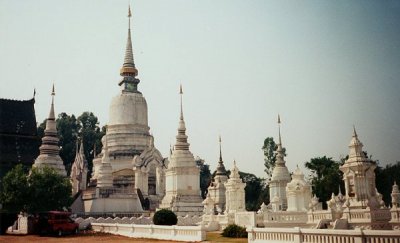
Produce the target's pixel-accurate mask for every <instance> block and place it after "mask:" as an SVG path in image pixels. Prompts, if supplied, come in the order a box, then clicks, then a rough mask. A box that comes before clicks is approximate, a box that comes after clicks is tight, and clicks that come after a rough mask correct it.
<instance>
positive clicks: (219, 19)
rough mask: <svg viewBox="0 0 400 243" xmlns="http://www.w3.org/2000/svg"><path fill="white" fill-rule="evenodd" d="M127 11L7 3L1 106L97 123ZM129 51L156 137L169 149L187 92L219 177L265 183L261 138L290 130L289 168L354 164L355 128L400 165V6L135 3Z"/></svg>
mask: <svg viewBox="0 0 400 243" xmlns="http://www.w3.org/2000/svg"><path fill="white" fill-rule="evenodd" d="M128 3H129V2H128V1H127V0H124V1H111V0H108V1H105V0H104V1H102V0H96V1H54V0H51V1H50V0H48V1H44V0H43V1H12V0H10V1H5V0H0V86H1V88H0V97H1V98H12V99H29V98H31V97H32V93H33V89H34V88H36V91H37V94H36V105H35V109H36V118H37V121H38V122H41V121H43V120H44V119H45V118H46V116H47V115H48V111H49V108H50V100H51V96H50V90H51V85H52V83H53V82H55V85H56V100H55V105H56V113H60V112H67V113H68V114H71V113H72V114H75V115H80V114H81V113H82V112H84V111H92V112H94V114H95V115H96V116H98V117H99V120H100V125H101V126H102V125H105V124H106V123H107V121H108V112H109V111H108V109H109V108H108V107H109V103H110V101H111V98H112V97H113V96H115V95H117V94H119V92H120V91H119V90H120V88H119V86H118V85H117V83H118V81H119V80H120V76H119V68H120V67H121V65H122V63H123V56H124V50H125V45H126V38H127V22H128V20H127V17H126V16H127V5H128ZM131 4H132V12H133V33H132V38H133V48H134V55H135V63H136V67H137V68H138V70H139V76H138V77H139V78H140V80H141V83H140V84H139V90H140V91H141V92H142V93H143V94H144V96H145V97H146V99H147V103H148V110H149V126H150V128H151V132H152V133H153V134H154V136H155V145H156V147H157V148H158V149H159V150H160V151H161V153H162V154H163V156H165V157H166V156H167V155H168V151H169V146H170V144H173V143H174V142H175V135H176V134H177V131H176V129H177V126H178V118H179V95H178V91H179V84H180V83H182V85H183V89H184V113H185V120H186V126H187V134H188V136H189V142H190V143H191V146H190V149H191V151H192V152H193V154H194V155H198V156H200V157H202V158H203V159H205V160H206V162H207V163H209V164H210V165H211V169H212V170H214V169H215V167H216V164H217V161H218V135H220V134H221V136H222V140H223V144H222V147H223V157H224V161H225V164H226V166H227V167H228V168H231V167H232V162H233V160H234V159H236V161H237V164H238V166H239V169H241V170H242V171H246V172H250V173H255V174H256V175H258V176H263V177H265V174H264V172H263V170H264V166H263V163H264V162H263V152H262V150H261V147H262V144H263V140H264V138H266V137H268V136H273V137H274V138H275V139H276V138H277V135H278V129H277V123H276V120H277V114H278V113H280V114H281V118H282V139H283V145H284V147H286V148H287V153H288V156H287V158H286V161H287V165H288V167H289V169H290V170H293V169H294V168H295V166H296V164H299V165H301V166H302V165H303V164H304V162H305V161H307V160H309V159H310V158H312V157H315V156H323V155H327V156H330V157H333V158H334V159H339V158H340V156H345V155H346V154H347V153H348V147H347V146H348V144H349V142H350V139H351V134H352V126H353V124H354V125H356V128H357V131H358V133H359V137H360V139H361V141H362V142H363V143H364V150H366V151H368V153H369V154H372V156H373V159H379V161H380V163H381V164H387V163H393V162H395V161H396V160H400V128H399V124H400V79H399V77H400V1H348V0H346V1H264V0H263V1H244V0H243V1H234V0H227V1H222V0H218V1H215V0H201V1H187V0H180V1H179V0H176V1H173V0H169V1H163V0H159V1H149V0H142V1H139V0H137V1H132V3H131Z"/></svg>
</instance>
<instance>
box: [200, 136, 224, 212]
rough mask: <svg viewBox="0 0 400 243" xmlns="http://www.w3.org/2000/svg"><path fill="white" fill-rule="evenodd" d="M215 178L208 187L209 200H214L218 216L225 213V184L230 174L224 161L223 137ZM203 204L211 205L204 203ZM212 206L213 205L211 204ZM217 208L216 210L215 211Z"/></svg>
mask: <svg viewBox="0 0 400 243" xmlns="http://www.w3.org/2000/svg"><path fill="white" fill-rule="evenodd" d="M214 173H215V176H214V178H213V180H212V181H211V183H210V186H209V187H208V193H207V198H209V200H212V207H213V210H215V211H216V212H217V213H218V214H221V213H222V212H224V211H225V204H226V195H225V191H226V188H225V182H227V181H228V173H227V171H226V169H225V166H224V161H223V160H222V148H221V136H220V137H219V161H218V166H217V169H216V170H215V172H214ZM203 204H205V205H208V204H210V203H209V202H208V203H205V202H203ZM210 205H211V204H210ZM214 207H215V209H214Z"/></svg>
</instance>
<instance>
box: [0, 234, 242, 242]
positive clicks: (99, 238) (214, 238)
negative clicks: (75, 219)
mask: <svg viewBox="0 0 400 243" xmlns="http://www.w3.org/2000/svg"><path fill="white" fill-rule="evenodd" d="M14 242H15V243H25V242H40V243H41V242H44V243H53V242H54V243H60V242H61V243H70V242H78V243H89V242H96V243H108V242H118V243H127V242H143V243H173V242H178V241H166V240H150V239H135V238H129V237H125V236H119V235H112V234H105V233H96V232H87V233H83V232H81V233H80V234H78V235H65V236H62V237H55V236H38V235H0V243H14ZM207 242H225V243H226V242H234V243H244V242H247V239H246V238H240V239H235V238H225V237H222V236H221V233H220V232H207V239H206V241H204V243H207Z"/></svg>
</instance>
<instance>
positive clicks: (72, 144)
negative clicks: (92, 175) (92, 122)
mask: <svg viewBox="0 0 400 243" xmlns="http://www.w3.org/2000/svg"><path fill="white" fill-rule="evenodd" d="M56 121H57V133H58V138H59V139H60V141H59V143H58V145H59V146H60V148H61V149H60V157H61V158H62V160H63V161H64V165H65V169H66V170H67V173H68V174H69V173H70V171H71V167H72V163H73V162H74V160H75V153H76V141H77V139H78V136H79V131H80V129H81V124H79V122H78V120H77V119H76V118H75V115H71V116H69V115H68V114H67V113H65V112H62V113H60V114H59V115H58V118H57V120H56Z"/></svg>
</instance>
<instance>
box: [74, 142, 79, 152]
mask: <svg viewBox="0 0 400 243" xmlns="http://www.w3.org/2000/svg"><path fill="white" fill-rule="evenodd" d="M75 147H76V148H75V154H78V152H79V139H78V138H76V143H75Z"/></svg>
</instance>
